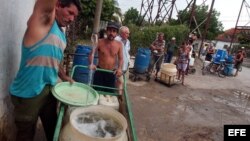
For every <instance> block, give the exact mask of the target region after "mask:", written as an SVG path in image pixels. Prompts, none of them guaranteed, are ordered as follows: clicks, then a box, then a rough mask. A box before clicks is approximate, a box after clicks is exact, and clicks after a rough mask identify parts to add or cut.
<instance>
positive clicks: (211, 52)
mask: <svg viewBox="0 0 250 141" xmlns="http://www.w3.org/2000/svg"><path fill="white" fill-rule="evenodd" d="M214 53H215V49H214V46H213V43H211V44H209V47H208V48H207V54H206V58H205V60H206V61H212V59H213V55H214Z"/></svg>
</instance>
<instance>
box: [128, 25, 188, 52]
mask: <svg viewBox="0 0 250 141" xmlns="http://www.w3.org/2000/svg"><path fill="white" fill-rule="evenodd" d="M128 27H129V29H130V38H129V39H130V42H131V54H132V55H135V54H136V51H137V49H138V48H139V47H142V48H148V47H149V46H150V45H151V43H152V42H153V41H154V40H155V39H156V34H157V32H163V33H164V35H165V41H166V42H168V41H170V39H171V38H172V37H175V38H176V41H177V44H178V45H179V44H180V43H181V42H183V41H185V39H186V38H187V36H188V31H189V30H188V27H187V26H185V25H174V26H170V25H167V24H165V25H162V26H148V27H143V28H139V27H138V26H135V25H133V24H130V25H128Z"/></svg>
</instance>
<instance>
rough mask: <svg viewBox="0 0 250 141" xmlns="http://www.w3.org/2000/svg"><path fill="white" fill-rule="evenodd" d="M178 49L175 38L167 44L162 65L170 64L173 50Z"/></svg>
mask: <svg viewBox="0 0 250 141" xmlns="http://www.w3.org/2000/svg"><path fill="white" fill-rule="evenodd" d="M176 49H178V47H177V45H176V39H175V37H172V39H171V42H169V43H168V44H167V47H166V53H165V59H164V63H171V61H172V58H173V55H174V53H175V50H176Z"/></svg>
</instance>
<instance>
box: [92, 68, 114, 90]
mask: <svg viewBox="0 0 250 141" xmlns="http://www.w3.org/2000/svg"><path fill="white" fill-rule="evenodd" d="M115 79H116V77H115V75H114V74H113V73H111V72H104V71H95V74H94V81H93V84H94V85H98V86H104V87H110V88H115ZM94 89H95V90H97V91H104V92H114V90H113V89H109V88H99V87H95V86H94Z"/></svg>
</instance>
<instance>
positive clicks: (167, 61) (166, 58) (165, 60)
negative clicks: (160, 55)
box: [164, 51, 174, 63]
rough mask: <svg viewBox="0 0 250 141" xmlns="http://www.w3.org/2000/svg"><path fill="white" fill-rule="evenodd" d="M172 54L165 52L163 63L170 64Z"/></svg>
mask: <svg viewBox="0 0 250 141" xmlns="http://www.w3.org/2000/svg"><path fill="white" fill-rule="evenodd" d="M173 54H174V53H173V52H172V51H169V52H167V54H165V58H164V63H171V61H172V58H173Z"/></svg>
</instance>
